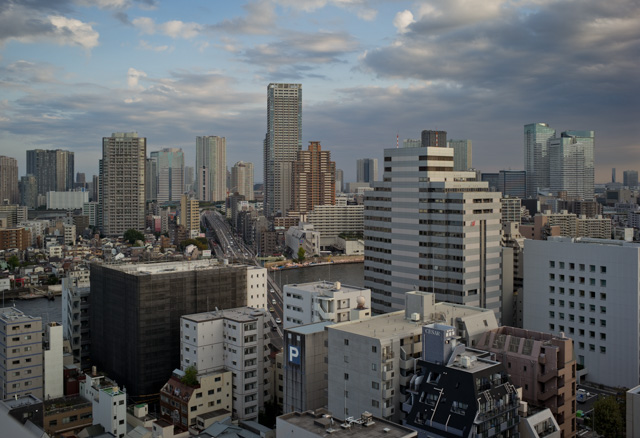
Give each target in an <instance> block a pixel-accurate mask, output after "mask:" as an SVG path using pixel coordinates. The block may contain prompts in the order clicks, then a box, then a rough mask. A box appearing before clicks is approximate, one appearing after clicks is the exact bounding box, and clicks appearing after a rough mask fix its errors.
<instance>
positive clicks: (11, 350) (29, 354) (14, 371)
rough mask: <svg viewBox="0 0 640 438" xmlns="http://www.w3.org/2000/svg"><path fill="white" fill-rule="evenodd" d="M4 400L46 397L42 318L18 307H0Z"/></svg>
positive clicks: (0, 378) (0, 380) (0, 373)
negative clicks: (23, 397)
mask: <svg viewBox="0 0 640 438" xmlns="http://www.w3.org/2000/svg"><path fill="white" fill-rule="evenodd" d="M0 342H2V345H3V346H4V347H5V353H4V354H3V361H2V362H1V363H0V399H1V400H4V399H7V398H15V397H21V396H24V395H33V396H34V397H37V398H39V399H41V400H42V397H43V395H44V391H43V386H44V385H43V370H42V359H43V355H42V318H41V317H39V316H38V317H33V316H28V315H25V314H24V313H22V312H21V311H20V310H18V309H16V308H15V307H5V308H3V309H0Z"/></svg>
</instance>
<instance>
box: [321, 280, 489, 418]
mask: <svg viewBox="0 0 640 438" xmlns="http://www.w3.org/2000/svg"><path fill="white" fill-rule="evenodd" d="M404 297H405V300H406V305H405V310H401V311H398V312H392V313H386V314H384V315H378V316H374V317H371V318H364V319H361V320H355V321H350V322H344V323H338V324H333V325H330V326H328V327H327V330H328V341H329V342H328V351H330V352H331V354H329V355H328V396H329V402H328V407H329V410H330V411H332V412H334V413H335V415H336V416H337V417H338V418H342V417H345V418H346V417H349V416H352V415H357V414H356V413H357V412H364V411H365V410H366V411H369V412H371V413H372V414H373V415H375V416H379V417H382V418H384V419H386V420H390V421H394V422H400V421H401V420H402V418H403V417H404V414H403V412H402V410H401V405H402V403H404V402H405V401H406V396H405V390H406V389H407V388H408V387H409V385H410V382H411V381H412V377H413V376H414V372H415V365H414V362H415V360H416V359H419V358H420V357H421V352H422V351H423V344H422V326H423V325H424V324H429V323H435V322H438V323H442V324H449V325H452V326H454V327H456V334H457V335H458V336H461V337H462V338H463V340H464V342H466V343H467V345H475V344H476V343H477V341H478V340H479V338H480V336H481V335H482V334H483V333H484V332H485V331H487V330H490V329H491V328H497V327H498V324H497V322H496V318H495V313H494V312H493V311H491V310H488V309H481V308H477V307H470V306H461V305H457V304H450V303H436V300H435V295H434V294H431V293H425V292H415V291H412V292H407V293H406V294H404Z"/></svg>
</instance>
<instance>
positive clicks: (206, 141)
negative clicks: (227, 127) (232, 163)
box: [196, 135, 227, 202]
mask: <svg viewBox="0 0 640 438" xmlns="http://www.w3.org/2000/svg"><path fill="white" fill-rule="evenodd" d="M196 178H197V183H196V186H197V189H196V197H197V198H198V199H199V200H200V201H209V202H218V201H224V200H225V199H227V139H226V138H225V137H218V136H217V135H210V136H202V137H196Z"/></svg>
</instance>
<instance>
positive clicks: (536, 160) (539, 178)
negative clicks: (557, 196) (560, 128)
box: [524, 123, 556, 198]
mask: <svg viewBox="0 0 640 438" xmlns="http://www.w3.org/2000/svg"><path fill="white" fill-rule="evenodd" d="M555 135H556V130H555V129H552V128H550V127H549V125H548V124H546V123H531V124H529V125H524V170H525V172H526V174H527V196H529V197H532V198H535V197H536V196H537V194H538V190H539V189H548V188H549V186H550V181H549V167H550V163H549V140H550V139H552V138H554V137H555Z"/></svg>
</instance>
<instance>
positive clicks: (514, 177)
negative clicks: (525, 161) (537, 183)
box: [497, 170, 527, 198]
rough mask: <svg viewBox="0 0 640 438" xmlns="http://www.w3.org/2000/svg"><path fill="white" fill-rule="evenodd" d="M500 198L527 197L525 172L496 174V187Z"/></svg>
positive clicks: (511, 171) (501, 172) (514, 171)
mask: <svg viewBox="0 0 640 438" xmlns="http://www.w3.org/2000/svg"><path fill="white" fill-rule="evenodd" d="M497 189H498V191H499V192H502V196H505V197H506V196H510V197H514V198H526V197H527V172H525V171H524V170H501V171H500V172H498V186H497Z"/></svg>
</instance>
